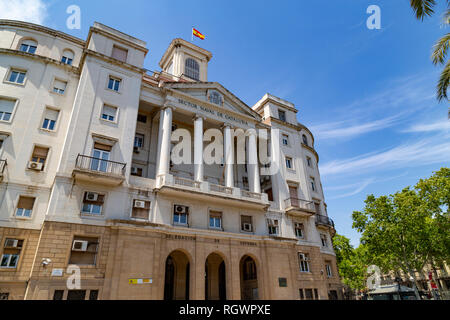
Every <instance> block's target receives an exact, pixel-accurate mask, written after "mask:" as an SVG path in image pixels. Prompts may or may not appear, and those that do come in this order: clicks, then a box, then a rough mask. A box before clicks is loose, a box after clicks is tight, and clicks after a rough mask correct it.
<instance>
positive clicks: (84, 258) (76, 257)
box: [67, 236, 99, 300]
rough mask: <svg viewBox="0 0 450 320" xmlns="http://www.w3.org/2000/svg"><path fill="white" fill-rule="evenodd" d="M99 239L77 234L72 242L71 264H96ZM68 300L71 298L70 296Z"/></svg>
mask: <svg viewBox="0 0 450 320" xmlns="http://www.w3.org/2000/svg"><path fill="white" fill-rule="evenodd" d="M98 241H99V240H98V238H91V237H78V236H75V237H74V239H73V242H72V248H71V249H72V250H71V252H70V258H69V264H76V265H95V263H96V259H97V251H98V245H99V242H98ZM69 293H70V291H69ZM67 300H69V296H68V297H67Z"/></svg>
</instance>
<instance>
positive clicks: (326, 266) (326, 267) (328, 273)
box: [325, 261, 333, 278]
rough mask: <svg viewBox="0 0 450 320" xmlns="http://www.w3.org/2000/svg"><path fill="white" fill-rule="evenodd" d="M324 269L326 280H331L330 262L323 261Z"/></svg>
mask: <svg viewBox="0 0 450 320" xmlns="http://www.w3.org/2000/svg"><path fill="white" fill-rule="evenodd" d="M325 269H326V271H327V276H328V278H331V277H332V276H333V272H332V271H331V262H330V261H325Z"/></svg>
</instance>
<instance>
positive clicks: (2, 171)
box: [0, 159, 8, 182]
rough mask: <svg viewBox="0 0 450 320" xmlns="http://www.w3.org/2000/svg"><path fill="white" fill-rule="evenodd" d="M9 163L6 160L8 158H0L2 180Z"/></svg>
mask: <svg viewBox="0 0 450 320" xmlns="http://www.w3.org/2000/svg"><path fill="white" fill-rule="evenodd" d="M7 164H8V163H7V162H6V159H5V160H0V182H2V181H3V174H4V172H5V168H6V165H7Z"/></svg>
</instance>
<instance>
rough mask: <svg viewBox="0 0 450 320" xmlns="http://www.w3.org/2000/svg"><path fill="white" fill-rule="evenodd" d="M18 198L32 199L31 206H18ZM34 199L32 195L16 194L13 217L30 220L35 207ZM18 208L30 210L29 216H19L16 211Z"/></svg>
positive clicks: (35, 198)
mask: <svg viewBox="0 0 450 320" xmlns="http://www.w3.org/2000/svg"><path fill="white" fill-rule="evenodd" d="M20 198H30V199H33V205H32V207H31V210H30V209H24V208H19V203H20ZM36 200H37V197H36V196H34V195H22V194H19V195H18V196H17V200H16V206H15V210H14V213H13V216H14V218H15V219H19V220H31V219H32V218H33V212H34V209H35V207H36V202H37V201H36ZM19 209H24V210H30V216H25V215H23V214H22V215H21V216H18V215H17V212H18V210H19ZM22 212H23V211H22Z"/></svg>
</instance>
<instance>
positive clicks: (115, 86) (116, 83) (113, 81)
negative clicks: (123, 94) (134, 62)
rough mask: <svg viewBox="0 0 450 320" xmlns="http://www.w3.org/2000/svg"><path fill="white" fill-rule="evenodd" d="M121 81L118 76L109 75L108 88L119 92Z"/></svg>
mask: <svg viewBox="0 0 450 320" xmlns="http://www.w3.org/2000/svg"><path fill="white" fill-rule="evenodd" d="M121 82H122V80H120V79H118V78H114V77H109V81H108V89H109V90H113V91H117V92H119V89H120V83H121Z"/></svg>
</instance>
